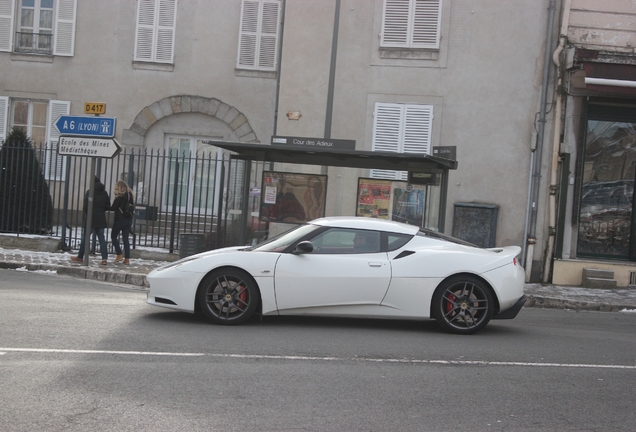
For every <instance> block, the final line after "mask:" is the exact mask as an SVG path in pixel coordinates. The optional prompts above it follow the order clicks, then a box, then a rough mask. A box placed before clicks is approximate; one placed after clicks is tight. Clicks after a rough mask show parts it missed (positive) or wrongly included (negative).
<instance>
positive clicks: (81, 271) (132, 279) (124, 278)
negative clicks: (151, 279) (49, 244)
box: [0, 262, 150, 288]
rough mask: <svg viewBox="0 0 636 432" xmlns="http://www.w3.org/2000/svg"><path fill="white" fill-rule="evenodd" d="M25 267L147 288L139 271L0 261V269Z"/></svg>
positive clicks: (30, 269)
mask: <svg viewBox="0 0 636 432" xmlns="http://www.w3.org/2000/svg"><path fill="white" fill-rule="evenodd" d="M20 268H26V269H27V270H29V271H37V270H41V271H54V272H56V273H57V274H59V275H64V276H71V277H74V278H78V279H91V280H96V281H101V282H112V283H116V284H125V285H132V286H136V287H141V288H149V287H150V284H149V283H148V281H147V280H146V275H145V274H141V273H118V272H105V271H101V270H97V269H92V268H86V267H75V266H73V267H71V266H59V265H52V264H27V263H8V262H0V269H8V270H16V269H20Z"/></svg>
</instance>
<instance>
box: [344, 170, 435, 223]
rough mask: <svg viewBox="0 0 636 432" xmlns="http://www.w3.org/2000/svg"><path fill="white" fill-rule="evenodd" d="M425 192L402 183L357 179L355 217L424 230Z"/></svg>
mask: <svg viewBox="0 0 636 432" xmlns="http://www.w3.org/2000/svg"><path fill="white" fill-rule="evenodd" d="M426 190H427V189H426V186H425V185H412V184H408V183H407V182H404V181H392V180H378V179H371V178H359V179H358V200H357V203H356V216H364V217H372V218H378V219H387V220H394V221H397V222H405V223H408V224H411V225H417V226H424V222H425V220H424V219H425V214H426V213H425V210H426Z"/></svg>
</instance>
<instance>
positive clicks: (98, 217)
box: [71, 176, 110, 265]
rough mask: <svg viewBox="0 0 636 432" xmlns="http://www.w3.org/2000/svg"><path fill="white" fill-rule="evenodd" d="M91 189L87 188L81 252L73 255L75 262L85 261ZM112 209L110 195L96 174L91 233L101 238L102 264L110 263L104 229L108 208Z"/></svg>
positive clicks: (72, 258)
mask: <svg viewBox="0 0 636 432" xmlns="http://www.w3.org/2000/svg"><path fill="white" fill-rule="evenodd" d="M89 192H90V190H87V191H86V193H85V194H84V227H83V229H82V243H81V245H80V249H79V253H78V254H77V256H76V257H71V260H73V261H75V262H83V261H84V246H85V242H86V219H87V214H88V195H89ZM108 209H110V197H109V196H108V192H106V187H105V186H104V184H103V183H102V182H101V181H100V180H99V177H97V176H95V189H94V193H93V217H92V218H91V234H92V233H95V235H96V236H97V239H98V240H99V251H100V253H101V255H102V262H101V264H102V265H106V264H108V245H107V244H106V238H105V237H104V230H105V229H106V228H107V227H108V222H107V221H106V210H108Z"/></svg>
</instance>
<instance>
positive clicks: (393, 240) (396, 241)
mask: <svg viewBox="0 0 636 432" xmlns="http://www.w3.org/2000/svg"><path fill="white" fill-rule="evenodd" d="M412 238H413V236H412V235H409V234H395V233H389V234H388V235H387V243H388V245H389V247H388V249H387V250H388V251H389V252H391V251H394V250H397V249H399V248H401V247H402V246H404V245H405V244H407V243H408V242H409V241H410V240H411V239H412Z"/></svg>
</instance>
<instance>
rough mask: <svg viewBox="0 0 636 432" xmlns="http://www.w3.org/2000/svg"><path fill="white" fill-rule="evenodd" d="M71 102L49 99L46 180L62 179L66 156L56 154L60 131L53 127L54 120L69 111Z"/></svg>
mask: <svg viewBox="0 0 636 432" xmlns="http://www.w3.org/2000/svg"><path fill="white" fill-rule="evenodd" d="M70 109H71V103H70V102H69V101H59V100H51V101H49V109H48V118H47V121H46V125H47V129H48V130H47V143H46V150H47V151H46V164H45V169H44V172H45V174H44V175H45V178H46V179H47V180H64V168H65V165H66V156H60V155H58V154H57V143H58V141H59V138H60V133H59V132H58V130H57V128H56V127H55V122H56V121H57V119H58V118H59V117H60V116H61V115H66V114H68V113H69V112H70Z"/></svg>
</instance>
